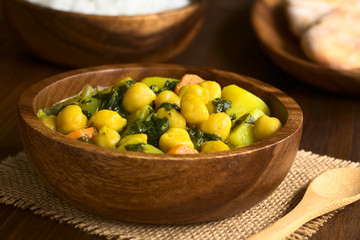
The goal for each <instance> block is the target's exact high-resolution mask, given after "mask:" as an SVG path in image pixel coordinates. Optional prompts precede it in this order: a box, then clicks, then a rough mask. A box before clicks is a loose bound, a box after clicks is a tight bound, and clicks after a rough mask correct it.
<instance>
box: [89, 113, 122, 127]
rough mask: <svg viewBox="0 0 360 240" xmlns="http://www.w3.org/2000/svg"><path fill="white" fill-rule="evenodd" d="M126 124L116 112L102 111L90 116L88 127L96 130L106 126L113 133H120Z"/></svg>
mask: <svg viewBox="0 0 360 240" xmlns="http://www.w3.org/2000/svg"><path fill="white" fill-rule="evenodd" d="M126 122H127V120H126V119H125V118H122V117H121V116H120V115H119V114H118V113H117V112H115V111H112V110H108V109H103V110H100V111H98V112H96V113H94V114H93V115H92V116H91V118H90V120H89V125H90V126H94V127H95V128H96V129H101V128H102V127H104V126H106V127H108V128H111V129H114V130H115V131H120V130H121V129H122V128H123V127H124V126H125V125H126Z"/></svg>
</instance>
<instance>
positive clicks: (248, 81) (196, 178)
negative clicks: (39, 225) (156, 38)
mask: <svg viewBox="0 0 360 240" xmlns="http://www.w3.org/2000/svg"><path fill="white" fill-rule="evenodd" d="M185 73H194V74H198V75H199V76H201V77H203V78H205V79H210V80H214V81H217V82H219V83H220V84H221V85H222V86H225V85H229V84H233V83H234V84H237V85H238V86H241V87H243V88H245V89H248V90H249V91H251V92H253V93H254V94H256V95H257V96H259V97H261V98H262V99H263V100H264V101H265V102H266V103H267V104H268V106H269V107H270V109H271V112H272V115H274V116H276V117H278V118H279V119H280V120H281V122H282V123H283V125H284V126H283V128H282V129H281V130H279V131H278V132H276V133H275V134H274V135H273V136H271V137H270V138H268V139H265V140H263V141H260V142H257V143H255V144H253V145H250V146H248V147H244V148H238V149H234V150H229V151H223V152H218V153H201V154H192V155H191V154H190V155H181V156H180V155H167V154H146V153H138V152H128V151H120V150H116V149H108V148H103V147H99V146H95V145H91V144H88V143H83V142H80V141H77V140H74V139H70V138H68V137H66V136H64V135H62V134H60V133H57V132H55V131H53V130H51V129H50V128H48V127H46V126H45V125H44V124H43V123H42V122H41V121H40V120H39V119H38V118H37V116H36V112H37V110H38V109H40V108H45V107H49V106H51V105H52V104H54V103H55V102H57V101H59V100H62V99H64V98H67V97H69V96H72V95H75V94H77V93H78V92H80V90H81V89H82V88H83V87H84V85H86V84H90V85H91V86H93V87H96V86H98V85H100V86H109V85H111V84H113V83H115V82H116V81H118V80H119V79H122V78H124V77H128V76H130V77H132V78H133V79H136V80H139V79H142V78H143V77H146V76H163V77H173V78H180V77H181V76H182V75H183V74H185ZM302 122H303V116H302V111H301V109H300V107H299V106H298V105H297V104H296V102H295V101H294V100H293V99H291V98H290V97H288V96H287V95H285V94H284V93H283V92H281V91H280V90H278V89H276V88H274V87H272V86H270V85H267V84H265V83H262V82H260V81H258V80H255V79H252V78H248V77H245V76H241V75H237V74H235V73H230V72H224V71H220V70H213V69H206V68H199V67H190V66H178V65H166V64H147V65H146V64H143V65H112V66H111V65H110V66H101V67H93V68H87V69H80V70H75V71H71V72H66V73H63V74H59V75H55V76H53V77H50V78H47V79H45V80H42V81H40V82H38V83H36V84H35V85H33V86H32V87H30V88H29V89H28V90H27V91H25V92H24V93H23V95H22V97H21V99H20V102H19V123H20V132H21V138H22V142H23V146H24V149H25V152H26V154H27V156H28V159H29V161H30V163H31V165H32V167H33V168H34V170H35V172H36V173H37V174H38V176H39V177H40V178H41V180H42V181H43V182H44V183H45V184H46V186H47V187H48V188H49V189H50V190H51V191H53V192H54V193H55V194H56V195H58V196H59V197H60V198H62V199H64V200H66V201H68V202H69V203H71V204H73V205H75V206H77V207H79V208H82V209H85V210H88V211H90V212H92V213H96V214H99V215H102V216H106V217H110V218H114V219H118V220H124V221H131V222H140V223H154V224H187V223H199V222H206V221H212V220H217V219H222V218H225V217H229V216H233V215H235V214H238V213H240V212H243V211H245V210H247V209H249V208H250V207H252V206H254V205H255V204H257V203H259V202H260V201H261V200H263V199H264V198H266V197H267V196H268V195H269V194H270V193H272V192H273V191H274V190H275V189H276V188H277V187H278V185H279V184H280V183H281V182H282V181H283V179H284V178H285V176H286V175H287V173H288V171H289V169H290V167H291V165H292V163H293V161H294V158H295V155H296V153H297V150H298V146H299V142H300V138H301V132H302Z"/></svg>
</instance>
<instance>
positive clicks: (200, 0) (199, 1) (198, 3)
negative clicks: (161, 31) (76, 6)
mask: <svg viewBox="0 0 360 240" xmlns="http://www.w3.org/2000/svg"><path fill="white" fill-rule="evenodd" d="M11 1H16V2H19V3H21V4H25V5H27V6H28V7H31V8H33V9H37V10H42V11H50V12H52V13H54V14H69V15H70V16H79V17H89V18H94V19H96V18H106V19H114V20H116V19H119V18H122V19H127V20H132V19H135V18H136V19H139V20H141V19H143V18H149V17H155V16H166V15H175V14H178V13H181V12H187V11H194V10H196V9H200V8H202V7H205V6H206V5H207V1H208V0H190V4H188V5H186V6H184V7H181V8H175V9H171V10H166V11H161V12H157V13H148V14H137V15H101V14H91V13H80V12H73V11H65V10H59V9H55V8H51V7H47V6H44V5H41V4H37V3H32V2H29V1H27V0H11Z"/></svg>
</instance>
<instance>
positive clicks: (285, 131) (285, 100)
mask: <svg viewBox="0 0 360 240" xmlns="http://www.w3.org/2000/svg"><path fill="white" fill-rule="evenodd" d="M143 68H157V69H161V68H163V69H164V68H166V69H169V68H170V69H174V70H175V69H182V70H184V69H185V68H186V69H190V70H192V71H197V72H200V71H204V72H209V71H210V72H215V73H216V74H218V75H219V74H231V76H233V77H235V78H239V79H241V80H242V81H246V84H250V85H253V86H254V87H255V88H258V87H260V86H261V87H262V89H261V90H262V91H265V92H267V94H270V95H271V96H273V97H275V98H276V99H277V100H279V101H280V102H281V104H283V105H284V107H285V109H286V111H287V120H286V122H285V124H284V126H283V127H282V128H281V129H280V130H279V131H277V132H276V133H275V134H273V135H272V136H270V137H269V138H267V139H263V140H261V141H259V142H256V143H254V144H251V145H249V146H246V147H241V148H236V149H231V150H227V151H221V152H215V153H199V154H182V155H176V154H152V153H141V152H132V151H121V150H117V149H110V148H105V147H100V146H96V145H93V144H89V143H84V142H81V141H78V140H75V139H71V138H68V137H66V136H65V135H63V134H61V133H58V132H56V131H54V130H52V129H50V128H48V127H47V126H45V125H44V124H43V123H42V122H41V120H40V119H39V118H38V117H37V113H36V112H35V103H34V102H35V100H36V98H37V97H38V95H39V94H40V93H41V91H45V90H46V88H47V87H49V86H50V85H52V84H55V83H56V82H61V81H65V80H67V79H69V78H73V77H76V76H79V75H82V74H92V73H95V72H109V71H110V72H111V71H116V70H117V71H119V70H125V71H126V70H130V69H143ZM210 80H211V79H210ZM44 86H45V87H44ZM18 115H19V118H20V119H21V120H22V121H23V122H24V124H27V125H28V126H29V127H31V128H32V130H35V131H37V132H38V133H39V134H41V135H42V136H44V137H45V138H47V139H49V140H51V141H56V142H57V143H60V144H65V145H67V146H69V147H71V148H74V149H75V150H76V151H77V152H79V153H80V152H82V151H91V152H93V153H95V154H100V155H101V156H104V157H106V156H109V155H110V156H113V157H115V158H118V157H122V158H131V159H139V160H154V161H169V160H172V161H184V158H186V160H185V161H189V160H193V161H196V160H198V161H199V160H200V161H202V160H208V159H214V158H215V159H222V158H225V157H232V156H240V155H244V154H247V153H251V152H254V151H261V150H263V149H266V148H269V147H271V146H273V145H277V144H279V143H281V142H283V141H286V140H287V139H289V138H291V137H292V136H293V135H294V134H297V133H298V131H302V126H303V113H302V110H301V108H300V106H299V105H298V104H297V103H296V102H295V100H294V99H292V98H291V97H289V96H288V95H286V94H285V93H284V92H283V91H281V90H279V89H277V88H275V87H273V86H271V85H269V84H267V83H264V82H261V81H260V80H257V79H253V78H250V77H247V76H244V75H240V74H237V73H232V72H228V71H223V70H218V69H213V68H206V67H199V66H190V65H178V64H162V63H143V64H111V65H102V66H94V67H88V68H80V69H76V70H70V71H66V72H63V73H59V74H56V75H53V76H50V77H48V78H45V79H43V80H40V81H38V82H36V83H35V84H33V85H32V86H30V87H29V88H27V89H26V90H25V91H24V92H23V93H22V94H21V96H20V99H19V101H18ZM20 124H21V123H20Z"/></svg>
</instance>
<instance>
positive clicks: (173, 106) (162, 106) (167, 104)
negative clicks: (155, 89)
mask: <svg viewBox="0 0 360 240" xmlns="http://www.w3.org/2000/svg"><path fill="white" fill-rule="evenodd" d="M160 108H165V109H166V110H167V111H170V110H171V109H172V108H173V109H175V110H176V111H178V112H180V107H179V106H178V105H176V104H175V103H168V102H163V103H162V104H160V106H159V109H160Z"/></svg>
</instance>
